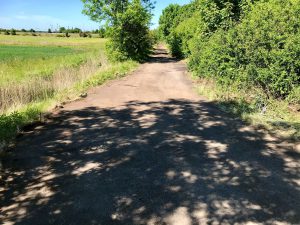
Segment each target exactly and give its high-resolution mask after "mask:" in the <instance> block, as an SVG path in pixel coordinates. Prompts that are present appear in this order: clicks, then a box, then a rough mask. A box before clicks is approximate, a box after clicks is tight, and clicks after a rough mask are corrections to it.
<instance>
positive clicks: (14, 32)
mask: <svg viewBox="0 0 300 225" xmlns="http://www.w3.org/2000/svg"><path fill="white" fill-rule="evenodd" d="M17 32H19V33H31V35H33V36H37V34H36V33H49V34H52V33H60V34H59V35H57V36H59V37H70V34H78V35H79V36H80V37H92V34H98V35H99V37H100V38H105V37H106V29H105V28H103V27H101V28H99V29H96V30H91V31H83V30H81V29H80V28H77V27H75V28H65V27H60V28H59V29H58V30H52V29H50V28H49V29H48V30H47V31H36V30H34V29H32V28H31V29H29V30H26V29H19V30H18V29H14V28H12V29H3V28H0V34H1V33H3V34H4V35H17ZM61 34H63V35H61Z"/></svg>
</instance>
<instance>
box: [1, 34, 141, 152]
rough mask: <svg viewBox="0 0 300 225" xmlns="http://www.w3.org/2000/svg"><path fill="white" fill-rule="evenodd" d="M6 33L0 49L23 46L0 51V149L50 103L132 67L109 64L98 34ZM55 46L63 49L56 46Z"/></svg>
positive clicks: (2, 38)
mask: <svg viewBox="0 0 300 225" xmlns="http://www.w3.org/2000/svg"><path fill="white" fill-rule="evenodd" d="M7 38H8V37H3V36H1V35H0V48H1V43H2V48H6V49H18V47H19V45H18V44H20V43H21V45H22V46H20V48H23V49H26V50H27V51H26V54H21V53H20V51H18V50H17V51H16V52H15V53H16V54H15V55H13V52H10V53H9V52H6V53H2V55H5V54H9V55H10V58H11V59H6V58H5V57H2V58H1V57H0V74H1V75H2V76H0V150H1V148H3V146H4V145H6V144H7V143H9V142H10V141H11V140H13V138H14V137H15V135H16V134H17V133H18V132H19V131H20V129H21V128H22V127H23V126H24V125H26V124H28V123H31V122H33V121H35V120H37V119H40V116H41V114H42V113H43V112H45V111H47V110H49V109H51V108H53V107H54V106H55V105H56V104H58V103H60V102H63V101H66V100H72V99H75V98H78V96H79V95H80V93H82V92H85V91H86V90H87V89H88V88H89V87H91V86H96V85H100V84H102V83H104V82H105V81H106V80H108V79H114V78H117V77H119V76H123V75H124V74H126V73H127V72H128V71H130V70H132V69H133V68H135V67H136V66H137V63H136V62H132V61H125V62H123V63H117V64H111V63H109V62H108V61H107V58H106V56H105V54H104V53H103V49H104V43H105V41H104V40H101V39H95V38H92V39H84V40H82V39H79V38H68V39H65V40H61V39H60V38H55V37H9V38H12V40H10V39H9V40H8V39H7ZM95 40H96V41H95ZM3 43H4V45H3ZM12 43H13V44H14V45H12ZM15 43H17V45H15ZM25 43H26V44H25ZM3 46H5V47H3ZM24 46H26V47H24ZM37 46H38V47H37ZM56 46H67V47H68V48H66V49H59V50H58V49H57V47H56ZM43 48H44V49H43ZM69 48H70V49H69ZM35 50H38V51H35ZM51 50H53V52H50V53H49V52H47V53H45V51H51ZM21 52H22V51H21ZM70 52H71V53H70ZM64 53H65V55H64ZM0 55H1V54H0ZM3 143H5V144H3Z"/></svg>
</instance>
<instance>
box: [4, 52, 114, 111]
mask: <svg viewBox="0 0 300 225" xmlns="http://www.w3.org/2000/svg"><path fill="white" fill-rule="evenodd" d="M108 66H109V64H108V63H107V60H106V57H105V56H104V55H99V56H98V57H95V58H89V59H87V62H85V63H84V64H82V65H80V66H79V67H78V66H76V67H74V66H73V67H64V68H61V69H58V70H56V71H55V72H53V74H51V75H50V76H36V77H34V78H31V79H27V80H23V81H22V82H18V81H13V82H8V83H6V84H5V85H0V113H1V114H3V113H7V112H11V111H15V110H17V109H19V108H21V107H22V106H24V105H26V104H28V103H31V102H35V101H40V100H45V99H48V98H51V97H53V96H54V95H55V94H56V93H58V92H60V91H62V90H64V89H66V88H69V87H71V86H72V85H73V84H74V83H76V82H81V81H84V80H86V79H88V78H89V77H90V76H92V75H93V74H94V73H95V72H96V71H97V70H99V69H100V68H101V69H105V68H107V67H108Z"/></svg>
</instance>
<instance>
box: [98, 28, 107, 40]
mask: <svg viewBox="0 0 300 225" xmlns="http://www.w3.org/2000/svg"><path fill="white" fill-rule="evenodd" d="M98 34H99V37H100V38H105V35H106V30H105V28H104V27H101V28H100V29H99V30H98Z"/></svg>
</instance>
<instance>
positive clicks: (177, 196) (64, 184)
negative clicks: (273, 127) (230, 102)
mask: <svg viewBox="0 0 300 225" xmlns="http://www.w3.org/2000/svg"><path fill="white" fill-rule="evenodd" d="M159 51H160V52H159V54H158V55H156V57H154V58H153V59H152V60H151V62H149V63H146V64H144V65H142V66H141V67H140V69H139V70H137V71H136V72H135V73H133V74H132V75H130V76H128V77H126V78H124V79H121V80H117V81H113V82H110V83H108V84H106V85H104V86H102V87H99V88H95V89H93V90H92V91H91V93H89V95H88V97H87V98H86V99H84V100H82V101H77V102H73V103H70V104H68V105H66V107H65V108H64V109H63V110H62V111H60V112H57V113H56V114H55V116H54V119H53V121H50V122H49V123H47V124H46V125H42V126H39V127H36V128H35V129H34V131H28V132H27V134H25V135H24V136H23V137H20V138H19V139H18V142H17V146H16V148H15V149H14V155H13V156H10V157H8V159H6V163H5V165H4V166H5V171H4V178H5V179H6V182H5V186H4V187H2V188H1V190H0V198H1V199H0V200H1V202H0V206H1V212H0V224H1V221H2V222H3V223H4V224H28V225H35V224H41V225H42V224H55V225H63V224H65V225H71V224H83V225H89V224H95V225H96V224H97V225H98V224H99V225H100V224H101V225H102V224H103V225H110V224H128V225H135V224H136V225H137V224H149V225H150V224H153V225H154V224H170V225H175V224H176V225H191V224H299V223H300V190H299V188H300V186H299V185H300V177H299V174H300V173H299V172H300V171H299V170H300V166H299V159H300V154H299V152H297V151H295V150H294V149H293V144H292V143H291V144H289V143H282V142H280V140H278V139H276V138H272V137H270V136H268V135H267V134H265V133H264V132H263V131H259V130H254V129H253V128H251V127H249V126H246V125H244V124H243V123H242V122H240V121H238V120H235V119H233V118H230V117H229V116H227V115H224V114H223V113H221V112H220V111H219V110H217V109H216V108H215V106H214V105H213V103H210V102H207V101H204V100H202V99H201V98H200V97H199V96H198V95H197V94H196V93H195V92H194V91H193V84H192V83H191V81H190V80H189V79H188V78H187V76H186V75H185V73H186V68H185V65H184V64H182V63H181V62H177V61H175V60H173V59H171V58H169V57H168V56H167V55H166V53H165V51H163V50H159Z"/></svg>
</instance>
